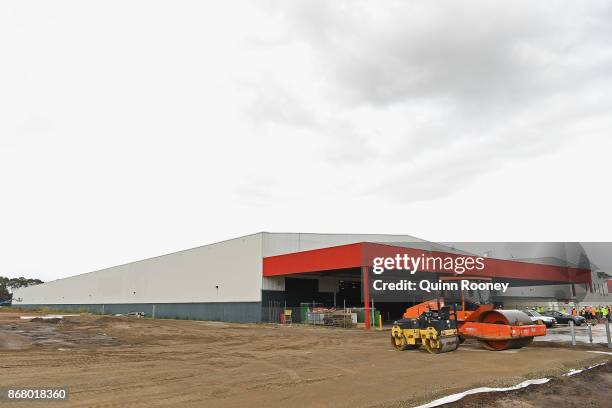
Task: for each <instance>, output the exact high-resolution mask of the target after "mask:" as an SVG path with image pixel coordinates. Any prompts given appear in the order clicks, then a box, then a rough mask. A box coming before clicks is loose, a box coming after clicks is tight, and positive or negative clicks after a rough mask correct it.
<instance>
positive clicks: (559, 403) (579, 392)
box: [443, 363, 612, 408]
mask: <svg viewBox="0 0 612 408" xmlns="http://www.w3.org/2000/svg"><path fill="white" fill-rule="evenodd" d="M611 390H612V364H610V363H608V364H605V365H603V366H600V367H595V368H593V369H591V370H587V371H584V372H582V373H580V374H578V375H573V376H571V377H566V376H562V377H556V378H553V379H552V380H551V381H550V382H549V383H546V384H544V385H541V386H537V387H528V388H524V389H522V390H518V391H512V392H506V393H501V394H498V393H489V394H481V395H470V396H467V397H466V398H464V399H463V400H461V401H458V402H457V403H454V404H448V405H444V406H443V407H453V408H481V407H491V408H510V407H512V408H532V407H538V408H540V407H542V408H549V407H550V408H559V407H564V408H584V407H610V406H611V405H612V403H611V402H610V397H611V392H610V391H611Z"/></svg>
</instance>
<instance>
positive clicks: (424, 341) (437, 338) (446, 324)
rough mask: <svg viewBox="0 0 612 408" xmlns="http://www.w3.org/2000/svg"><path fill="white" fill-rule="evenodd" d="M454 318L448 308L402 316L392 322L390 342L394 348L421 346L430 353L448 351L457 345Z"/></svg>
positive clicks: (453, 349)
mask: <svg viewBox="0 0 612 408" xmlns="http://www.w3.org/2000/svg"><path fill="white" fill-rule="evenodd" d="M456 322H457V321H456V319H454V318H453V319H451V316H450V311H449V310H448V308H447V309H446V310H441V311H433V310H429V311H427V312H424V313H422V314H421V315H420V316H419V317H418V318H414V319H407V318H403V319H400V320H397V321H395V322H393V328H392V329H391V344H392V345H393V347H395V349H396V350H399V351H404V350H416V349H418V348H420V347H421V346H425V349H426V350H427V351H428V352H430V353H431V354H440V353H448V352H450V351H455V350H457V348H458V347H459V336H458V335H457V324H456Z"/></svg>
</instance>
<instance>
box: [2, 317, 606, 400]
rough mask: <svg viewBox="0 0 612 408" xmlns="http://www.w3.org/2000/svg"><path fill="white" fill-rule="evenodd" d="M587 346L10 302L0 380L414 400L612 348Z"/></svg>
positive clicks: (176, 393)
mask: <svg viewBox="0 0 612 408" xmlns="http://www.w3.org/2000/svg"><path fill="white" fill-rule="evenodd" d="M588 350H593V347H577V348H573V349H572V348H569V347H560V346H557V345H555V344H550V343H535V344H534V345H533V346H531V347H528V348H524V349H521V350H507V351H503V352H491V351H485V350H483V349H481V348H480V346H479V345H478V344H477V343H470V342H466V343H464V344H463V345H462V346H461V347H460V348H459V350H458V351H456V352H453V353H446V354H442V355H430V354H427V353H426V352H423V351H405V352H398V351H395V350H394V349H393V348H392V347H391V345H390V342H389V333H388V332H382V333H381V332H377V331H373V332H364V331H363V330H343V329H333V328H315V327H299V326H293V327H273V326H267V325H257V324H226V323H217V322H198V321H177V320H151V319H147V318H133V317H111V316H94V315H81V316H78V317H69V318H66V319H64V320H63V321H62V322H60V323H46V322H30V321H25V320H20V319H19V315H18V314H16V313H10V312H0V370H1V373H2V375H0V387H7V386H19V387H69V389H70V401H69V402H58V403H44V404H41V403H32V404H30V405H32V406H37V407H39V406H42V405H44V406H46V407H52V406H61V407H66V406H71V407H97V406H100V407H101V406H104V407H126V406H129V407H160V406H182V407H201V406H206V407H244V406H248V407H252V406H267V407H287V406H294V407H379V408H389V407H412V406H415V405H418V404H420V403H425V402H428V401H430V400H432V399H435V398H438V397H441V396H444V395H448V394H452V393H456V392H459V391H463V390H466V389H469V388H474V387H480V386H494V387H496V386H510V385H515V384H517V383H519V382H521V381H523V380H525V379H529V378H541V377H542V376H560V375H562V374H563V373H566V372H567V371H569V370H570V369H572V368H580V367H585V366H588V365H592V364H596V363H599V362H602V361H608V360H610V359H611V358H612V356H610V355H606V354H595V353H591V352H589V351H588ZM602 350H604V351H605V349H603V348H602ZM608 380H609V378H608ZM571 381H573V380H571ZM542 387H544V386H542ZM530 395H531V394H529V396H530ZM604 397H605V395H604ZM602 401H605V400H602ZM475 403H478V402H477V401H476V402H475ZM3 406H15V407H25V406H28V404H27V403H23V402H21V403H14V404H12V405H11V404H9V403H3ZM474 406H479V405H474ZM483 406H484V405H483ZM486 406H488V405H486ZM516 406H519V407H527V406H532V405H516ZM535 406H542V405H535ZM557 406H561V405H557ZM563 406H564V405H563ZM592 406H598V405H592ZM600 406H603V405H600Z"/></svg>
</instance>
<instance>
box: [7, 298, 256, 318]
mask: <svg viewBox="0 0 612 408" xmlns="http://www.w3.org/2000/svg"><path fill="white" fill-rule="evenodd" d="M13 307H15V308H22V309H41V308H48V309H54V310H61V311H73V312H89V313H95V314H108V315H112V314H125V313H129V312H143V313H144V314H145V316H146V317H154V318H160V319H186V320H214V321H220V322H242V323H254V322H261V302H228V303H221V302H218V303H115V304H91V305H83V304H81V305H20V304H13Z"/></svg>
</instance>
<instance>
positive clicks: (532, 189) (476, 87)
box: [0, 0, 612, 280]
mask: <svg viewBox="0 0 612 408" xmlns="http://www.w3.org/2000/svg"><path fill="white" fill-rule="evenodd" d="M533 3H535V2H531V1H527V2H507V1H499V2H491V1H482V2H461V3H457V2H454V1H451V2H448V3H444V4H442V3H439V2H435V3H432V2H428V1H422V2H403V1H402V2H394V1H390V2H385V3H384V8H383V7H382V6H381V5H382V3H381V2H367V3H366V2H361V1H346V2H343V1H334V2H329V1H312V0H310V1H302V2H286V1H278V2H277V1H259V2H256V1H244V2H241V1H223V2H221V1H218V2H199V1H194V2H188V1H180V2H177V1H105V2H93V1H75V2H67V1H50V2H30V1H28V2H24V1H3V2H1V3H0V181H1V188H2V190H1V191H2V195H1V196H0V248H1V249H2V252H1V256H0V275H4V276H11V277H13V276H27V277H37V278H41V279H43V280H50V279H55V278H58V277H64V276H69V275H72V274H76V273H82V272H87V271H90V270H95V269H100V268H102V267H107V266H113V265H116V264H120V263H125V262H128V261H133V260H137V259H142V258H146V257H150V256H156V255H160V254H163V253H167V252H172V251H176V250H181V249H186V248H189V247H194V246H198V245H203V244H207V243H210V242H215V241H219V240H223V239H227V238H232V237H235V236H239V235H244V234H249V233H253V232H257V231H262V230H263V231H283V232H284V231H290V232H363V233H405V234H410V235H414V236H418V237H421V238H425V239H429V240H433V241H459V240H466V241H467V240H473V241H487V240H491V241H495V240H497V241H512V240H517V241H533V240H544V241H589V240H592V241H610V240H611V238H612V232H611V231H612V229H611V227H612V217H611V208H612V206H611V204H610V203H611V201H610V193H609V190H610V188H611V185H610V184H611V183H610V175H611V174H612V164H611V160H610V152H611V150H612V149H611V148H612V142H611V141H610V131H611V130H612V115H611V108H612V24H610V21H612V8H611V5H610V3H609V2H606V1H595V2H588V1H585V2H566V4H564V5H560V4H559V2H557V1H554V2H553V1H551V2H537V4H533Z"/></svg>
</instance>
